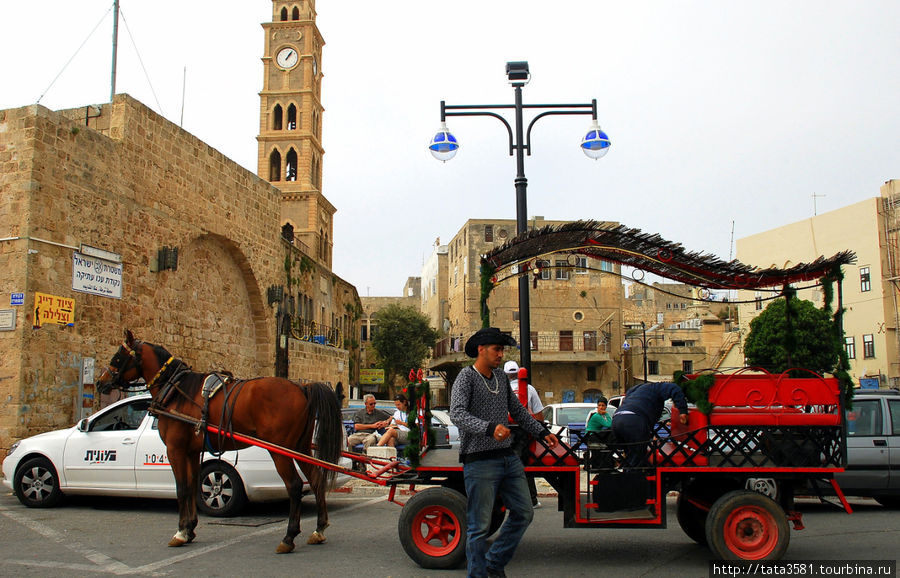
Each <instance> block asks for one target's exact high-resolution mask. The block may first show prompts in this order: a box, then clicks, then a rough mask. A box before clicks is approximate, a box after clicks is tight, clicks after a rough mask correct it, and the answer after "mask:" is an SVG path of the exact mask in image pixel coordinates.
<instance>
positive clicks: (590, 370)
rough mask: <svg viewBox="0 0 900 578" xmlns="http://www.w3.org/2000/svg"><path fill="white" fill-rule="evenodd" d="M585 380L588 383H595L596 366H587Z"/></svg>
mask: <svg viewBox="0 0 900 578" xmlns="http://www.w3.org/2000/svg"><path fill="white" fill-rule="evenodd" d="M587 380H588V381H597V366H596V365H588V366H587Z"/></svg>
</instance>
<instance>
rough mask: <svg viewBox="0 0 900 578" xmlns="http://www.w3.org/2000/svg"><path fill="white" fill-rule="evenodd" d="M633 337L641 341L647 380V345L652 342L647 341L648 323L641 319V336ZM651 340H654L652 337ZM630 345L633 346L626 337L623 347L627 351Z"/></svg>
mask: <svg viewBox="0 0 900 578" xmlns="http://www.w3.org/2000/svg"><path fill="white" fill-rule="evenodd" d="M650 329H651V330H652V329H653V328H652V327H651V328H650ZM633 339H637V340H639V341H640V342H641V355H642V356H643V360H642V361H643V365H644V382H646V381H647V346H648V345H649V344H650V342H649V341H647V325H646V324H645V323H644V322H643V321H641V337H637V336H633ZM650 341H652V339H651V340H650ZM630 347H631V346H630V345H629V344H628V339H627V338H626V339H625V343H623V344H622V348H623V349H624V350H625V351H628V349H629V348H630Z"/></svg>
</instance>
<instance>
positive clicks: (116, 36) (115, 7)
mask: <svg viewBox="0 0 900 578" xmlns="http://www.w3.org/2000/svg"><path fill="white" fill-rule="evenodd" d="M118 53H119V0H113V41H112V73H111V74H110V81H109V84H110V87H109V102H112V101H113V97H114V96H115V95H116V60H117V59H118Z"/></svg>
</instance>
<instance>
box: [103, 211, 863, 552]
mask: <svg viewBox="0 0 900 578" xmlns="http://www.w3.org/2000/svg"><path fill="white" fill-rule="evenodd" d="M549 253H574V254H577V255H580V256H586V257H589V258H594V259H602V260H604V261H612V262H618V263H621V264H623V265H629V266H632V267H638V266H640V267H643V268H644V269H648V270H650V271H651V272H653V273H656V274H659V275H662V276H664V277H668V278H671V279H675V280H679V281H682V282H689V283H693V284H695V285H699V286H701V287H704V288H707V289H735V288H763V287H772V286H778V285H785V286H786V285H788V284H790V283H796V282H801V281H812V280H819V279H822V278H826V282H827V279H828V278H831V279H834V280H837V281H838V282H839V271H840V266H841V265H842V264H845V263H849V262H852V259H853V255H852V254H851V253H842V254H839V255H836V256H834V257H832V258H830V259H819V260H817V261H815V262H814V263H809V264H801V265H797V266H794V267H792V268H791V269H786V270H782V269H765V270H758V269H755V268H751V267H748V266H746V265H743V264H741V263H739V262H736V261H731V262H728V263H724V262H722V261H719V260H717V259H714V258H711V257H709V256H704V255H700V254H696V253H685V252H684V251H682V250H681V247H680V246H679V245H675V244H672V243H668V242H665V241H663V240H661V239H660V238H659V237H657V236H649V235H644V234H641V233H640V232H639V231H635V230H632V229H627V228H624V227H608V226H603V225H599V224H597V223H576V224H569V225H564V226H562V227H557V228H550V229H545V230H542V231H536V232H531V233H527V234H525V235H522V236H520V237H517V238H516V239H513V240H512V241H511V242H509V243H507V244H506V245H504V246H503V247H500V248H499V249H497V250H495V251H493V252H492V253H490V254H488V255H487V256H486V257H485V258H484V259H483V262H482V267H483V268H484V269H485V270H487V271H488V274H489V275H493V281H494V283H498V282H500V281H502V279H499V280H498V277H500V275H501V274H502V271H503V270H505V269H506V270H512V271H513V272H511V273H510V275H509V276H510V277H514V276H518V275H528V274H529V273H530V272H531V271H533V270H535V268H534V267H533V266H532V265H533V264H534V263H533V261H534V260H537V259H538V258H539V257H545V256H546V255H547V254H549ZM513 267H515V269H512V268H513ZM486 293H487V292H486ZM839 294H840V292H839V291H838V295H839ZM482 298H483V302H486V300H487V294H483V295H482ZM837 311H838V312H840V303H839V304H838V308H837ZM174 359H175V358H174V357H171V356H170V355H169V354H168V352H165V350H163V349H162V348H160V347H158V346H152V345H150V344H147V343H142V342H139V341H136V340H135V339H134V336H133V335H131V334H130V333H127V334H126V340H125V343H124V344H123V346H122V347H121V348H120V350H119V351H118V352H117V353H116V356H115V357H114V358H113V360H112V362H111V363H110V367H109V369H108V370H107V371H106V372H105V373H104V375H103V376H102V377H101V380H100V382H99V383H98V387H111V386H112V385H124V384H125V383H127V382H128V381H130V380H133V379H136V378H137V377H139V376H140V377H143V378H144V380H145V381H146V382H147V384H148V386H149V387H150V390H151V392H152V393H154V396H155V398H156V400H157V401H158V403H157V406H156V408H155V411H156V412H157V413H158V415H159V416H160V428H159V429H160V434H161V435H162V436H163V439H164V441H165V442H166V444H167V447H168V448H169V449H168V452H169V458H170V461H171V463H172V468H173V471H174V473H175V476H176V481H177V483H178V487H179V512H180V523H179V531H178V533H176V535H175V536H174V537H173V538H172V541H171V542H170V545H182V544H184V543H187V542H189V541H191V540H192V539H193V538H194V531H193V530H194V528H195V527H196V524H197V517H196V508H195V506H194V504H193V499H194V496H195V494H196V471H195V470H196V468H195V467H194V466H193V464H196V462H197V456H198V455H199V452H200V451H201V450H202V448H203V446H204V438H210V437H218V438H219V439H227V440H231V442H230V443H231V444H232V445H234V444H252V445H258V446H261V447H264V448H266V449H268V450H269V451H270V453H271V454H272V456H273V459H274V460H275V462H276V467H277V469H278V471H279V473H280V474H282V477H283V478H284V480H285V484H286V486H287V487H288V489H289V494H290V496H291V516H290V518H289V523H288V530H287V534H286V535H285V537H284V539H283V540H282V543H281V544H279V547H278V551H279V552H287V551H291V550H292V549H293V539H294V537H295V536H296V535H297V534H298V533H299V497H300V487H299V486H302V482H299V476H297V474H296V470H295V468H294V466H293V462H294V461H297V462H298V463H299V464H300V467H301V469H303V471H304V473H305V474H306V475H307V478H308V479H309V481H310V484H311V486H312V487H313V490H314V491H315V493H316V501H317V506H318V508H319V517H318V523H317V528H316V531H315V532H314V533H313V535H312V536H311V537H310V543H321V542H323V541H324V530H325V527H326V526H327V525H328V516H327V513H326V512H325V499H324V495H325V489H326V487H327V478H328V472H334V471H337V470H342V468H340V467H339V466H336V465H334V462H335V461H336V458H337V456H338V453H339V448H337V447H336V446H335V441H334V440H336V439H340V435H339V431H340V430H339V428H340V427H341V421H340V413H339V410H338V409H337V407H336V405H335V404H336V398H335V397H334V396H333V394H332V395H329V394H330V391H326V389H327V388H325V386H321V385H316V384H313V385H312V386H308V387H306V388H300V387H298V386H297V385H296V384H291V382H288V381H287V380H278V379H274V378H265V379H260V380H250V381H247V382H242V381H236V382H231V383H229V382H228V380H227V379H225V380H224V382H225V383H223V384H222V391H221V392H220V393H219V394H218V396H209V395H204V394H203V391H204V390H208V389H209V378H208V377H207V376H205V375H201V374H192V373H191V374H190V375H188V379H187V380H185V379H184V378H183V377H178V376H179V374H178V371H179V370H178V369H177V367H178V365H177V364H178V362H177V360H176V361H175V362H173V360H174ZM691 378H693V379H694V380H695V381H698V382H699V381H704V380H705V383H706V386H705V388H703V391H704V392H705V399H703V400H699V401H702V402H703V403H702V409H697V410H693V411H691V412H690V413H689V418H690V419H689V422H688V424H687V425H685V426H682V425H681V424H680V423H678V422H679V420H678V419H677V417H678V416H677V413H676V415H673V419H672V424H674V425H673V426H671V430H669V431H666V432H664V435H658V436H657V437H656V438H655V439H654V440H647V442H646V443H645V444H640V446H639V447H634V446H632V447H628V446H626V445H624V444H617V443H615V442H614V441H610V440H594V439H585V440H582V439H575V440H570V442H571V443H569V444H566V443H561V444H559V445H557V446H556V447H554V448H552V449H551V448H549V447H548V446H546V445H544V444H543V443H542V442H541V441H538V440H533V441H531V442H530V443H529V444H526V445H525V448H526V449H525V450H524V451H523V452H522V454H521V455H522V459H523V461H524V462H525V465H526V468H525V470H526V473H529V474H533V475H536V476H539V477H542V478H544V479H545V480H547V482H549V483H550V485H551V486H553V488H554V489H555V490H556V492H557V494H558V496H559V498H558V509H559V511H560V512H562V514H563V525H564V526H565V527H566V528H623V527H627V528H663V527H665V526H666V523H667V519H666V517H667V516H666V497H667V495H668V494H669V492H671V491H678V492H679V496H678V502H677V510H676V511H677V520H678V523H679V524H680V526H681V527H682V529H683V530H684V531H685V533H686V534H687V535H688V536H689V537H690V538H692V539H693V540H695V541H697V542H699V543H705V544H708V545H709V547H710V548H711V550H712V551H713V553H714V554H715V555H716V556H718V557H721V558H726V559H756V560H761V559H777V558H779V557H781V556H782V555H783V554H784V552H785V550H786V548H787V546H788V542H789V537H790V530H789V526H788V523H789V522H791V523H793V526H794V529H798V530H799V529H802V528H803V524H802V521H801V516H800V514H799V513H798V512H797V511H796V510H795V509H794V495H795V493H796V492H797V491H798V490H801V489H805V488H807V487H809V486H810V482H811V481H814V480H815V481H825V482H826V483H829V484H831V485H832V487H833V489H834V490H835V492H836V493H837V495H838V496H839V497H840V499H841V501H842V503H843V506H844V508H845V509H846V510H847V511H848V512H849V511H850V507H849V505H848V504H847V503H846V500H844V499H843V496H842V494H841V491H840V488H839V487H838V486H837V484H835V483H834V482H833V475H834V473H836V472H839V471H841V470H842V467H843V464H844V463H845V460H846V444H845V441H846V426H845V424H844V421H843V416H844V411H843V409H844V404H845V394H846V393H847V391H846V387H845V386H844V385H841V384H839V382H838V380H837V379H835V378H822V377H820V376H818V375H807V376H804V377H802V378H792V377H789V376H788V375H787V374H779V375H772V374H768V373H765V372H749V371H738V372H736V373H730V374H727V373H715V374H712V373H710V374H707V375H705V376H704V375H699V376H691ZM172 383H174V385H172ZM204 384H205V385H204ZM526 390H527V388H525V387H519V392H520V394H519V395H520V400H521V401H522V402H524V401H525V400H524V395H525V392H526ZM427 397H428V396H427V395H425V396H422V399H427ZM172 400H174V402H173V401H172ZM695 401H697V400H695ZM698 405H701V404H699V403H698ZM413 411H414V413H411V417H412V418H413V419H415V420H418V421H419V424H418V425H419V427H418V428H414V431H416V430H418V431H420V432H421V436H422V437H421V438H420V440H419V444H418V445H419V447H420V448H421V450H420V452H419V453H418V455H417V456H415V457H417V458H418V459H417V460H414V464H415V465H414V467H410V466H408V465H406V464H404V463H402V462H400V461H398V460H396V459H387V458H373V457H368V456H364V455H361V454H355V453H352V452H351V453H345V454H344V455H346V456H348V457H350V458H351V459H353V460H356V461H358V462H365V463H366V464H367V466H368V467H367V468H366V469H365V471H363V472H360V471H356V470H353V471H351V470H342V471H344V472H345V473H347V474H348V475H352V476H355V477H357V478H361V479H364V480H366V481H368V482H370V483H374V484H380V485H384V486H389V487H390V493H389V500H391V501H393V502H396V503H398V504H401V505H402V506H403V508H402V510H401V512H400V517H399V523H398V529H399V534H400V541H401V544H402V545H403V548H404V550H405V551H406V552H407V554H408V555H409V556H410V557H411V558H412V559H413V560H414V561H415V562H416V563H418V564H419V565H421V566H423V567H426V568H452V567H456V566H458V565H460V564H461V563H462V561H463V560H464V558H465V543H466V526H465V520H466V497H465V490H464V487H465V486H464V483H463V473H462V465H461V464H460V463H459V460H458V454H457V452H456V450H453V449H446V450H434V449H429V447H428V445H429V444H428V439H427V435H428V427H427V426H426V424H427V423H428V421H427V420H426V417H427V407H424V406H418V407H416V408H415V409H414V410H413ZM316 420H317V421H316ZM315 424H317V425H315ZM203 429H205V430H206V431H208V432H209V434H207V436H202V435H197V434H198V433H200V432H201V430H203ZM314 429H315V431H316V442H315V445H316V455H315V457H314V456H313V455H312V451H311V446H312V438H313V431H314ZM576 438H578V436H576ZM585 447H586V450H583V449H582V448H585ZM229 449H231V448H229ZM636 451H638V452H646V453H645V456H644V458H645V459H644V460H643V463H644V464H645V466H644V467H642V468H639V469H630V468H625V467H623V464H622V463H621V460H620V457H621V456H622V455H624V454H626V453H627V452H636ZM298 484H299V486H298ZM403 486H408V487H409V488H410V489H411V490H413V492H411V493H412V497H411V498H410V499H409V500H408V501H406V502H405V503H402V502H400V500H399V499H398V492H397V489H398V488H399V487H403ZM423 486H427V487H425V488H423ZM503 516H504V511H503V508H502V504H497V506H496V508H495V516H494V523H493V526H494V529H496V528H499V526H500V524H501V523H502V521H503Z"/></svg>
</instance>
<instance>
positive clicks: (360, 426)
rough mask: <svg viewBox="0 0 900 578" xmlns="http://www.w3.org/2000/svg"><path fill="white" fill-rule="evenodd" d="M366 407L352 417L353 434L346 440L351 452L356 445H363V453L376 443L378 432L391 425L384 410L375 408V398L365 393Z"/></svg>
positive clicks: (389, 417)
mask: <svg viewBox="0 0 900 578" xmlns="http://www.w3.org/2000/svg"><path fill="white" fill-rule="evenodd" d="M363 403H365V404H366V407H364V408H363V409H361V410H359V411H358V412H356V414H354V415H353V429H354V430H355V431H354V433H352V434H350V437H348V438H347V446H348V447H349V448H350V449H351V450H352V449H353V446H355V445H356V444H358V443H361V444H362V445H363V451H365V450H367V449H369V446H371V445H372V444H374V443H375V442H377V441H378V430H380V429H383V428H386V427H387V426H388V425H390V423H391V416H390V414H389V413H387V412H386V411H384V410H381V409H376V408H375V396H374V395H372V394H371V393H367V394H366V395H365V396H364V397H363Z"/></svg>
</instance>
